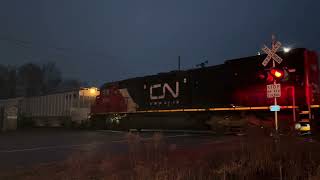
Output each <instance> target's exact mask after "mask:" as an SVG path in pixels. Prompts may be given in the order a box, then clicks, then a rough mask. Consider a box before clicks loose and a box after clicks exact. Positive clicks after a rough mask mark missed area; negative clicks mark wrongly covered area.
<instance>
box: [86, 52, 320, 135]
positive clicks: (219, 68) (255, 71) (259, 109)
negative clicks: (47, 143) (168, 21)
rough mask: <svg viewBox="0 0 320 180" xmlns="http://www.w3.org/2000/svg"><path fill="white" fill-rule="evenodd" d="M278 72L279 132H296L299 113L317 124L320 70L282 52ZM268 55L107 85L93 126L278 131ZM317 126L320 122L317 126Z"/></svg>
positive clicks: (305, 55) (310, 55)
mask: <svg viewBox="0 0 320 180" xmlns="http://www.w3.org/2000/svg"><path fill="white" fill-rule="evenodd" d="M277 54H278V55H279V56H280V57H281V58H282V59H283V62H282V63H281V64H280V65H278V68H277V70H279V72H278V74H280V76H281V77H280V76H279V77H278V78H279V79H277V81H278V82H280V83H281V97H280V98H278V104H279V105H280V106H281V111H280V112H279V123H280V127H283V128H286V127H292V125H293V124H294V123H295V121H297V120H296V117H297V115H296V113H298V112H300V111H304V112H306V111H308V113H309V114H310V117H312V118H313V119H317V116H318V115H317V111H316V110H317V108H319V104H320V99H319V94H320V93H319V92H320V91H319V66H318V65H319V64H318V57H317V54H316V52H314V51H310V50H308V49H305V48H297V49H293V50H291V51H290V52H283V51H279V52H277ZM265 58H266V55H265V54H262V55H256V56H251V57H245V58H240V59H233V60H227V61H225V62H224V63H223V64H219V65H214V66H208V67H202V68H196V69H189V70H181V71H171V72H166V73H159V74H156V75H150V76H144V77H136V78H131V79H126V80H121V81H117V82H109V83H105V84H103V85H102V87H101V88H100V95H98V96H97V97H96V100H95V103H94V104H93V105H92V107H91V114H90V120H91V123H92V126H94V127H97V128H106V129H121V130H128V129H193V130H194V129H197V130H198V129H201V130H204V129H206V130H217V131H218V130H219V129H225V128H226V127H229V128H231V127H244V126H247V125H249V124H253V125H266V126H267V125H269V126H272V125H273V120H274V119H273V114H272V112H270V109H269V106H270V105H272V104H273V103H274V102H273V99H272V98H267V88H266V85H267V84H272V82H273V78H277V77H274V76H272V72H274V70H275V69H272V67H271V66H267V67H264V66H262V64H261V62H262V61H263V60H264V59H265ZM315 121H316V120H315Z"/></svg>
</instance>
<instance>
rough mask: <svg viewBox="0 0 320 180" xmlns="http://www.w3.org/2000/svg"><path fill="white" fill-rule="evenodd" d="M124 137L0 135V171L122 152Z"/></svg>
mask: <svg viewBox="0 0 320 180" xmlns="http://www.w3.org/2000/svg"><path fill="white" fill-rule="evenodd" d="M127 134H128V133H127V132H114V131H75V130H73V131H71V130H63V129H33V130H24V131H17V132H10V133H4V134H0V169H2V170H3V169H7V168H8V169H11V168H18V167H27V166H28V167H30V166H34V165H40V164H46V163H54V162H58V161H62V160H65V159H67V158H68V157H69V156H70V155H72V154H73V153H75V152H78V151H89V152H90V151H96V150H100V151H101V150H104V151H108V152H109V153H121V152H126V151H127V149H128V143H127V140H128V138H127V137H126V135H127ZM139 135H140V136H141V139H142V140H143V141H148V140H151V139H152V135H153V133H152V132H145V133H139ZM163 136H164V139H165V140H166V142H167V143H168V144H174V145H175V146H176V147H186V148H188V147H195V146H197V145H199V144H206V143H208V144H209V143H219V142H221V141H222V137H217V136H214V135H212V134H211V135H210V134H195V133H189V134H188V133H181V132H180V133H163ZM223 139H225V137H224V138H223Z"/></svg>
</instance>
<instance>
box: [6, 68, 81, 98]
mask: <svg viewBox="0 0 320 180" xmlns="http://www.w3.org/2000/svg"><path fill="white" fill-rule="evenodd" d="M80 86H81V83H80V82H79V81H78V80H73V79H69V80H67V79H63V77H62V73H61V71H60V69H59V68H58V67H57V66H56V64H55V63H53V62H49V63H46V64H43V65H38V64H34V63H26V64H23V65H21V66H9V65H1V64H0V99H6V98H14V97H22V96H24V97H25V96H27V97H28V96H38V95H43V94H48V93H52V92H59V91H64V90H71V89H75V88H79V87H80Z"/></svg>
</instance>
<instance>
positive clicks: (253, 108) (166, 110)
mask: <svg viewBox="0 0 320 180" xmlns="http://www.w3.org/2000/svg"><path fill="white" fill-rule="evenodd" d="M310 107H311V108H320V105H311V106H310ZM280 108H281V109H293V108H295V109H297V108H299V106H281V107H280ZM269 109H270V107H269V106H256V107H231V108H208V109H205V108H199V109H196V108H193V109H161V110H144V111H136V112H108V113H96V114H128V113H155V112H159V113H165V112H203V111H247V110H269ZM308 113H309V111H302V112H301V113H300V114H308Z"/></svg>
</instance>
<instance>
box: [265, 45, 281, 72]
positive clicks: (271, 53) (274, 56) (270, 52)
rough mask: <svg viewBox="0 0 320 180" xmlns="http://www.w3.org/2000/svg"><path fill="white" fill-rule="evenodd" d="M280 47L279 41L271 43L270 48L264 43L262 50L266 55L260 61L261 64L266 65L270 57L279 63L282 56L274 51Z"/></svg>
mask: <svg viewBox="0 0 320 180" xmlns="http://www.w3.org/2000/svg"><path fill="white" fill-rule="evenodd" d="M280 47H281V43H280V42H279V41H278V42H277V43H276V44H274V45H272V49H269V48H268V47H267V46H266V45H264V47H263V48H262V51H263V52H265V53H266V54H267V55H268V56H267V57H266V59H265V60H264V61H263V62H262V65H263V66H267V64H268V63H269V61H270V60H271V59H273V60H275V61H276V62H277V63H279V64H280V63H281V62H282V58H281V57H279V56H278V55H277V54H276V52H277V51H278V49H279V48H280Z"/></svg>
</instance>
